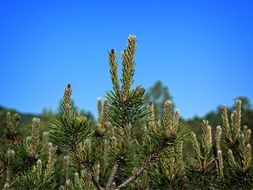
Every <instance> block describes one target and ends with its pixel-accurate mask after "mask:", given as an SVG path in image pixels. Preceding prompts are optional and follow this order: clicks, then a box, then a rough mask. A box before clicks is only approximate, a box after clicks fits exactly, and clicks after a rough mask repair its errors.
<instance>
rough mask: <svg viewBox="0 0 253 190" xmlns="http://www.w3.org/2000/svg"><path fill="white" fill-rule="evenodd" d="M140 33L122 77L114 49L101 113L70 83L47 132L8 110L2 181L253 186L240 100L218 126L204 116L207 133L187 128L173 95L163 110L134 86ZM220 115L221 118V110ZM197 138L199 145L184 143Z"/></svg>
mask: <svg viewBox="0 0 253 190" xmlns="http://www.w3.org/2000/svg"><path fill="white" fill-rule="evenodd" d="M135 48H136V38H135V36H129V38H128V44H127V48H126V49H125V50H124V51H123V52H122V53H121V60H122V77H121V78H120V77H119V76H118V63H117V59H116V53H115V51H114V50H111V51H109V66H110V74H111V81H112V84H113V90H111V91H109V92H108V93H107V97H106V99H105V100H102V99H98V101H97V105H98V108H97V109H98V120H97V122H93V121H91V120H90V119H89V118H88V117H86V116H85V115H84V114H83V113H82V112H79V111H78V110H77V108H76V107H75V106H74V105H73V100H72V98H71V95H72V87H71V85H70V84H68V85H67V86H66V88H65V91H64V95H63V100H62V103H61V111H60V114H59V116H58V117H57V118H56V119H55V120H54V121H53V122H52V123H51V126H50V129H49V131H48V132H47V131H46V132H45V131H44V132H43V131H41V129H40V127H41V122H40V119H39V118H34V119H33V120H32V128H31V136H28V137H27V138H26V139H22V138H20V134H19V132H18V128H19V122H20V116H19V115H18V114H11V113H9V112H8V113H7V115H6V128H5V131H4V147H3V148H2V149H1V150H0V187H1V188H2V189H4V190H11V189H31V190H32V189H33V190H34V189H38V190H44V189H61V190H75V189H77V190H81V189H94V190H95V189H98V190H119V189H252V188H253V181H252V180H253V172H252V170H253V166H252V161H251V159H252V150H251V149H252V147H251V144H250V138H251V130H250V129H248V127H247V126H243V123H242V117H243V116H242V111H241V110H242V108H241V106H242V103H241V101H240V100H237V101H236V103H235V108H234V111H233V112H232V113H231V116H230V117H229V113H228V110H227V108H226V107H225V106H222V107H221V121H222V123H221V124H220V125H218V126H217V127H216V128H214V127H212V126H211V125H210V123H209V122H208V121H206V120H204V121H203V125H202V134H201V135H200V136H198V135H196V134H195V133H194V132H186V129H184V128H183V127H184V125H182V124H181V123H182V122H181V121H180V114H179V111H177V110H175V109H174V104H173V103H172V102H171V100H166V101H165V102H164V104H163V112H162V114H161V116H156V114H155V105H154V104H153V103H152V102H151V103H148V101H147V98H146V97H145V90H144V88H142V87H141V86H137V87H132V85H133V77H134V72H135V70H134V68H135V63H134V55H135ZM217 120H218V118H217ZM189 142H190V143H191V146H192V151H191V152H189V151H185V145H186V144H187V143H189Z"/></svg>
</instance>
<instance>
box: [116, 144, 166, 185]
mask: <svg viewBox="0 0 253 190" xmlns="http://www.w3.org/2000/svg"><path fill="white" fill-rule="evenodd" d="M163 148H164V147H163V146H162V147H159V148H157V149H156V150H154V151H153V152H152V153H150V155H149V156H148V157H147V159H146V160H145V161H144V162H143V163H142V164H141V166H140V167H139V168H138V169H137V170H136V171H135V172H134V173H133V174H132V175H131V176H130V177H128V178H127V179H125V180H124V181H123V182H122V183H121V184H120V185H119V186H118V187H117V188H116V190H119V189H121V188H123V187H126V186H127V185H128V184H129V183H131V182H132V181H134V180H135V179H137V178H138V177H139V176H140V175H141V174H142V173H143V172H144V171H145V170H147V169H148V168H149V167H150V165H151V164H152V163H153V162H154V161H155V160H156V159H157V157H158V156H159V154H160V152H161V151H162V150H163Z"/></svg>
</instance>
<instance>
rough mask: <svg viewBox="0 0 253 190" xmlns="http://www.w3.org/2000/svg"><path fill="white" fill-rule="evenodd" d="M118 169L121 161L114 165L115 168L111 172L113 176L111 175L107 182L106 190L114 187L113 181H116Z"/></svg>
mask: <svg viewBox="0 0 253 190" xmlns="http://www.w3.org/2000/svg"><path fill="white" fill-rule="evenodd" d="M118 168H119V161H118V160H116V161H115V163H114V165H113V168H112V171H111V175H110V177H109V179H108V182H107V184H106V186H105V189H106V190H109V189H110V187H111V185H112V182H113V180H114V178H115V176H116V174H117V171H118Z"/></svg>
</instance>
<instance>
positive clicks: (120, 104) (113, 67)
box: [108, 35, 146, 128]
mask: <svg viewBox="0 0 253 190" xmlns="http://www.w3.org/2000/svg"><path fill="white" fill-rule="evenodd" d="M135 48H136V38H135V36H132V35H130V36H129V37H128V45H127V48H126V49H125V50H124V51H122V53H121V59H122V66H123V68H122V78H121V79H120V80H119V77H118V63H117V59H116V54H115V51H114V50H113V49H112V50H111V51H110V52H109V64H110V74H111V80H112V84H113V91H110V92H109V93H108V100H109V104H108V118H109V121H110V122H111V123H112V124H113V125H114V126H116V127H123V128H124V127H126V126H128V125H130V124H131V125H133V126H134V125H135V124H136V122H137V120H138V122H139V121H141V120H142V119H143V118H144V117H145V116H146V111H145V110H146V109H145V99H144V92H145V90H144V88H141V87H140V86H137V87H136V88H134V89H133V90H131V86H132V84H133V76H134V66H135V65H134V55H135Z"/></svg>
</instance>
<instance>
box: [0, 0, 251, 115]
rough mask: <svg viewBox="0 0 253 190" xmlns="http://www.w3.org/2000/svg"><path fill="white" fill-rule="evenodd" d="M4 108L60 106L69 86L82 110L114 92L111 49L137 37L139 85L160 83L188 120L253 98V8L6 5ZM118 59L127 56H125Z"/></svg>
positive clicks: (1, 43)
mask: <svg viewBox="0 0 253 190" xmlns="http://www.w3.org/2000/svg"><path fill="white" fill-rule="evenodd" d="M0 23H1V24H0V66H1V67H0V76H1V83H2V85H1V92H0V105H3V106H7V107H11V108H16V109H18V110H19V111H23V112H34V113H39V112H41V111H42V109H43V108H44V107H47V108H52V109H53V110H55V109H56V108H57V107H58V104H59V100H60V98H61V97H62V94H63V90H64V87H65V85H66V84H67V83H71V84H72V85H73V98H74V100H75V102H76V104H77V105H78V106H79V107H80V108H84V109H86V110H90V111H92V112H93V113H94V114H95V113H96V100H97V98H98V97H104V96H105V92H106V91H107V90H110V89H111V88H112V85H111V82H110V77H109V67H108V62H107V52H108V50H110V49H111V48H114V49H115V50H116V52H117V53H118V54H120V52H121V51H122V50H123V49H124V48H125V45H126V42H127V37H128V35H129V34H135V35H136V36H137V43H138V44H137V52H136V59H135V60H136V76H135V85H136V84H141V85H142V86H144V87H145V88H148V87H150V86H152V84H153V83H154V82H155V81H156V80H161V81H162V82H163V83H164V84H165V85H166V86H168V88H169V91H170V93H171V94H172V96H173V97H174V101H175V103H176V106H177V108H179V110H180V112H181V114H182V116H183V117H185V118H189V117H192V116H194V115H200V116H202V115H204V114H205V113H207V112H208V111H210V110H214V109H216V107H217V106H218V105H220V104H227V105H232V103H233V101H234V98H236V97H238V96H248V97H249V98H250V100H251V102H253V89H252V84H253V63H252V61H253V3H252V1H246V0H245V1H239V0H238V1H232V0H230V1H228V0H226V1H225V0H217V1H215V0H212V1H211V0H210V1H209V0H206V1H201V0H199V1H198V0H185V1H183V0H175V1H155V0H153V1H151V0H150V1H149V0H145V1H136V0H128V1H112V0H107V1H102V0H101V1H98V0H93V1H74V0H73V1H64V0H61V1H56V0H55V1H14V0H0ZM119 62H120V60H119Z"/></svg>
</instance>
